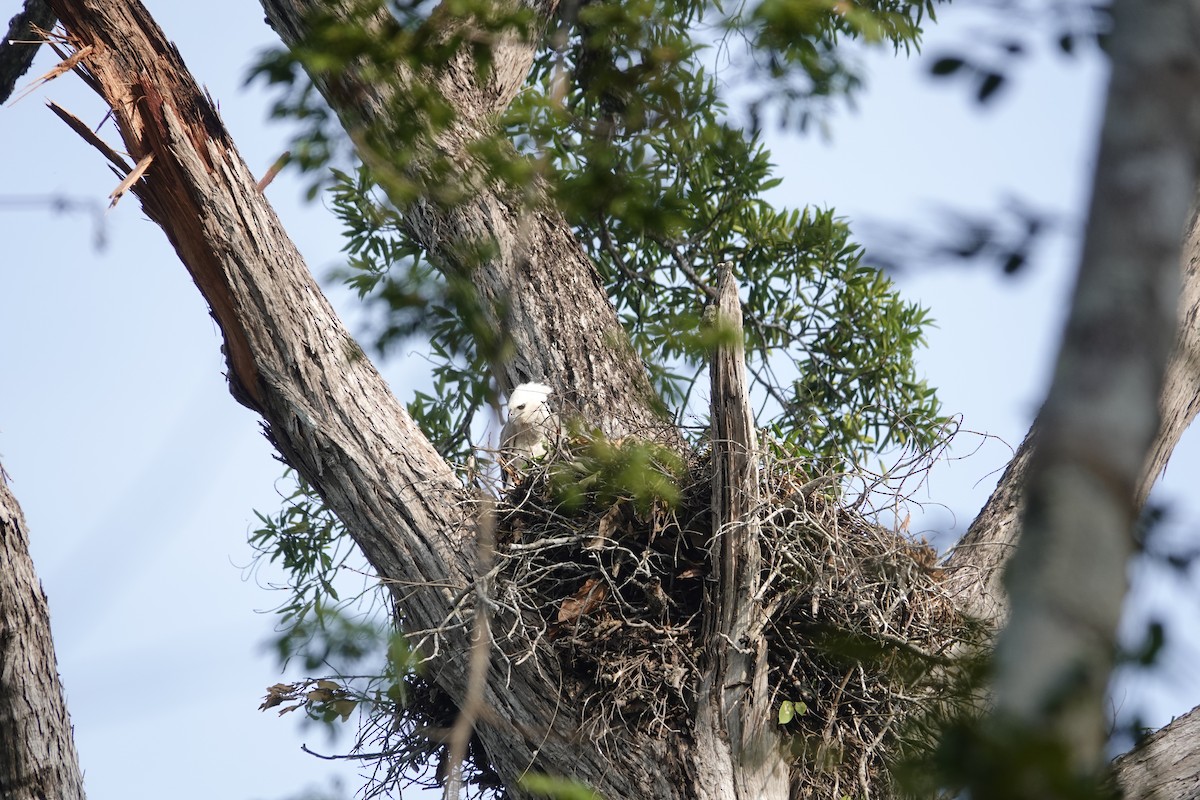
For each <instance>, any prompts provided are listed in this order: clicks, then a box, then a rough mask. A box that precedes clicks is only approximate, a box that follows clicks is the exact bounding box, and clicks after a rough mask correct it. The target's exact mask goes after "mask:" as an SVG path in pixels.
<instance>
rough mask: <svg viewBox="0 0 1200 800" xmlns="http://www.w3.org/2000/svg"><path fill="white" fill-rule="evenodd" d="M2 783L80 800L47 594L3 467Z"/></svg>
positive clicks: (32, 798) (33, 798)
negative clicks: (34, 567)
mask: <svg viewBox="0 0 1200 800" xmlns="http://www.w3.org/2000/svg"><path fill="white" fill-rule="evenodd" d="M0 565H3V566H2V567H0V787H2V788H3V794H4V797H5V798H6V800H41V798H46V797H55V798H63V800H83V796H84V794H83V775H82V774H81V773H80V771H79V756H77V755H76V754H75V739H74V736H73V735H72V731H71V720H70V717H69V716H68V715H67V706H66V703H65V702H64V701H63V692H62V684H61V683H60V682H59V679H58V661H57V659H56V658H55V656H54V641H53V639H52V638H51V636H50V614H49V612H48V611H47V609H46V594H45V592H43V591H42V586H41V584H40V583H38V579H37V575H36V574H35V573H34V570H33V561H32V560H31V559H30V558H29V532H28V531H27V530H26V528H25V517H24V515H22V514H21V507H20V506H19V505H17V499H16V498H15V497H13V495H12V492H10V491H9V490H8V484H7V483H6V482H5V478H4V468H3V467H0Z"/></svg>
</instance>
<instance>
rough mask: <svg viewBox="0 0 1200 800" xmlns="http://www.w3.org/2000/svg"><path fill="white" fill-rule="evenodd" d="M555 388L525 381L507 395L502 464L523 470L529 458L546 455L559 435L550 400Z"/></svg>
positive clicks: (501, 438)
mask: <svg viewBox="0 0 1200 800" xmlns="http://www.w3.org/2000/svg"><path fill="white" fill-rule="evenodd" d="M553 391H554V390H553V389H551V388H550V387H549V386H547V385H546V384H544V383H522V384H521V385H520V386H517V387H516V388H515V389H513V390H512V394H510V395H509V396H508V417H507V419H506V420H505V422H504V429H503V430H502V431H501V432H500V463H501V464H502V465H503V466H505V467H506V468H509V467H511V468H512V469H520V467H521V466H522V465H523V464H524V463H525V462H526V461H528V460H529V459H532V458H541V457H542V456H544V455H546V452H547V450H548V448H549V445H550V442H551V440H553V439H555V438H557V436H558V416H557V415H556V414H555V413H554V412H553V411H551V410H550V405H549V403H548V400H549V397H550V395H551V394H552V393H553Z"/></svg>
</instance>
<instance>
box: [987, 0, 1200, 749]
mask: <svg viewBox="0 0 1200 800" xmlns="http://www.w3.org/2000/svg"><path fill="white" fill-rule="evenodd" d="M1113 20H1114V29H1113V33H1112V36H1111V38H1110V53H1111V54H1112V65H1113V67H1112V69H1113V72H1112V80H1111V84H1110V88H1109V94H1108V105H1107V109H1106V112H1105V118H1104V125H1103V128H1102V131H1101V139H1100V152H1099V156H1098V160H1097V165H1096V180H1095V185H1094V187H1093V195H1092V204H1091V209H1090V213H1089V217H1088V229H1087V235H1086V238H1085V241H1084V249H1083V254H1082V262H1081V266H1080V272H1079V278H1078V283H1077V285H1076V289H1075V295H1074V298H1073V301H1072V307H1071V313H1070V317H1069V319H1068V321H1067V329H1066V333H1065V336H1064V340H1063V345H1062V349H1061V351H1060V354H1059V358H1058V364H1057V368H1056V371H1055V376H1054V379H1053V382H1052V384H1051V388H1050V392H1049V396H1048V397H1047V400H1046V404H1045V406H1044V407H1043V409H1042V412H1041V414H1040V417H1039V423H1038V430H1037V434H1036V436H1035V438H1034V445H1033V450H1032V455H1031V460H1030V463H1029V471H1028V484H1027V489H1026V507H1025V515H1024V525H1023V530H1022V533H1021V539H1020V542H1019V544H1018V547H1017V551H1016V554H1015V555H1014V556H1013V559H1012V563H1011V564H1010V567H1009V572H1008V575H1007V576H1006V587H1007V589H1008V596H1009V598H1010V603H1011V612H1010V617H1009V622H1008V625H1007V627H1006V628H1005V629H1004V631H1003V633H1002V634H1001V635H1000V637H999V640H998V642H997V647H996V656H995V669H994V690H995V709H994V717H995V718H996V719H997V720H1001V721H1003V722H1004V723H1005V724H1008V723H1012V722H1014V721H1015V722H1017V723H1018V724H1020V725H1021V726H1023V727H1028V728H1031V729H1034V730H1037V731H1038V732H1039V734H1041V735H1046V736H1049V737H1052V738H1054V739H1056V740H1058V741H1059V742H1060V743H1062V744H1063V745H1065V746H1066V747H1067V749H1068V751H1069V752H1070V755H1071V758H1072V762H1073V766H1074V768H1075V769H1077V770H1079V771H1081V772H1093V771H1095V770H1097V769H1098V768H1099V767H1100V765H1101V763H1102V761H1103V747H1104V740H1105V734H1106V730H1107V724H1106V708H1105V705H1106V703H1105V692H1106V689H1107V685H1108V678H1109V673H1110V672H1111V667H1112V660H1113V657H1114V653H1115V647H1116V627H1117V622H1118V619H1119V616H1120V612H1121V607H1122V601H1123V599H1124V595H1125V570H1126V565H1127V562H1128V558H1129V555H1130V553H1131V551H1132V547H1133V538H1132V534H1133V523H1134V520H1135V517H1136V515H1137V501H1138V491H1139V488H1140V484H1141V480H1142V471H1143V467H1144V464H1145V462H1146V458H1147V455H1148V453H1149V451H1150V448H1151V444H1152V442H1153V440H1154V437H1155V435H1156V433H1157V431H1158V428H1159V413H1158V397H1159V392H1160V390H1161V386H1162V380H1163V373H1164V370H1165V366H1166V362H1167V358H1168V356H1169V354H1170V348H1171V344H1172V338H1173V334H1174V332H1175V329H1176V323H1175V311H1176V305H1177V302H1178V298H1179V250H1180V231H1181V230H1182V229H1183V225H1184V221H1185V217H1186V214H1187V211H1188V205H1189V200H1190V198H1191V196H1192V192H1193V190H1194V187H1195V185H1196V179H1197V175H1198V172H1197V167H1198V165H1200V19H1198V14H1197V11H1196V7H1195V4H1194V3H1192V2H1190V0H1153V1H1147V0H1117V2H1116V3H1115V5H1114V6H1113Z"/></svg>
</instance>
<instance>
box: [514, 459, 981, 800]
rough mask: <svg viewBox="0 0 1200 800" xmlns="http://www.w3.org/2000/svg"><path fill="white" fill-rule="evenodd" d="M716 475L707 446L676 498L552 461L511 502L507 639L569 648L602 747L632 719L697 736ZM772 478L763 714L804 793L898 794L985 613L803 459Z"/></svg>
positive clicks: (573, 676)
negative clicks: (767, 713) (978, 614)
mask: <svg viewBox="0 0 1200 800" xmlns="http://www.w3.org/2000/svg"><path fill="white" fill-rule="evenodd" d="M651 468H653V467H651ZM709 473H710V470H709V464H708V461H707V457H706V456H700V457H697V458H695V459H694V460H693V462H692V463H691V464H689V465H687V467H686V468H685V469H684V470H683V471H682V474H683V476H684V477H683V479H682V487H681V492H680V494H679V496H678V497H677V498H675V499H674V502H673V503H668V502H667V501H666V500H664V499H663V498H655V497H650V498H647V497H645V496H642V497H639V498H637V499H633V498H632V497H627V496H621V495H620V494H619V493H618V494H613V493H611V492H590V493H589V492H586V491H584V492H580V491H579V485H578V473H577V472H572V471H571V470H570V469H569V468H568V469H564V468H563V467H562V464H561V463H558V464H555V463H551V464H548V465H544V466H541V467H538V468H537V469H535V470H534V471H533V472H532V473H530V474H527V475H525V476H524V478H523V479H522V480H521V481H520V483H518V485H516V486H515V487H513V488H512V489H511V490H509V491H508V492H507V493H506V495H505V503H504V504H502V505H501V507H500V509H499V514H498V523H499V527H498V541H497V556H498V559H499V565H500V571H499V575H498V577H497V580H496V582H495V584H494V587H493V592H494V596H495V600H496V603H497V605H498V606H499V607H500V608H501V609H507V611H508V612H509V613H508V614H505V615H504V616H507V617H508V618H509V619H508V620H507V623H508V624H509V625H510V626H511V627H510V628H509V634H510V635H508V636H507V637H502V638H501V637H500V635H499V634H498V638H499V640H498V641H497V645H498V646H499V647H500V649H501V651H502V652H504V654H505V656H506V657H507V658H510V659H513V660H521V658H522V656H526V657H528V655H530V654H531V652H532V650H533V649H534V648H542V647H548V648H550V649H551V650H552V651H553V652H554V653H556V654H557V656H558V658H559V660H560V663H561V667H562V682H563V687H562V691H563V694H564V699H565V700H566V701H567V702H568V703H570V704H571V705H573V706H574V708H575V709H576V710H577V712H578V714H579V719H580V724H581V726H582V729H583V730H582V732H583V734H584V735H585V736H587V738H588V739H590V740H592V741H594V742H597V743H598V744H599V745H600V746H601V747H605V746H608V747H610V748H613V749H614V750H615V745H616V744H617V743H618V742H619V741H620V739H622V738H623V737H624V736H625V735H628V734H627V732H628V731H629V730H630V729H636V730H638V731H641V732H642V733H644V734H649V735H652V736H659V737H668V738H673V737H681V738H683V739H686V738H687V737H688V736H689V730H690V727H691V724H692V719H693V716H692V715H693V711H692V710H693V709H694V705H695V703H694V698H693V693H694V691H695V688H696V686H697V683H698V680H697V679H698V676H699V674H700V669H701V660H702V657H703V656H702V652H703V650H704V643H703V642H702V641H701V630H702V618H703V614H704V586H705V581H706V580H708V578H709V575H710V569H709V565H708V555H707V554H708V545H709V542H710V539H711V537H712V535H713V534H712V530H711V529H712V525H711V517H710V511H709V506H710V484H709V479H710V474H709ZM762 474H763V476H764V477H763V489H764V493H763V496H764V497H765V498H766V499H765V501H764V503H763V504H762V507H761V508H760V509H758V515H759V518H760V519H761V522H762V526H761V527H762V542H761V544H762V552H763V556H764V565H765V567H764V576H763V580H764V583H765V586H766V591H765V594H764V597H763V612H764V614H765V615H766V616H767V618H768V620H769V621H768V624H767V626H766V631H767V638H768V650H769V658H770V684H771V689H772V692H773V695H774V700H775V702H774V704H773V707H774V708H775V709H777V710H778V711H779V712H780V713H779V716H778V718H773V719H769V720H763V724H767V725H775V726H777V728H778V730H779V732H780V735H781V738H782V740H783V742H784V744H785V746H786V747H787V748H788V751H789V754H790V756H789V763H790V764H791V776H792V787H793V790H792V794H793V796H795V797H821V798H824V797H830V798H840V797H842V796H844V795H852V796H855V797H872V796H873V797H887V796H892V795H894V794H895V792H896V789H895V786H894V785H893V782H892V780H891V778H890V777H889V776H890V772H889V770H888V765H889V763H890V761H891V760H893V759H894V758H896V757H897V756H898V754H900V753H902V752H903V751H904V750H905V748H906V747H907V746H908V745H909V744H911V743H912V742H914V741H916V740H917V739H919V738H920V734H919V733H917V732H916V727H915V726H913V725H911V724H909V723H912V722H914V721H916V720H919V719H922V718H924V717H926V716H927V715H928V713H929V712H930V710H931V709H933V708H938V707H944V703H945V701H946V696H947V694H946V693H947V691H948V686H947V682H946V680H945V676H946V675H947V674H948V670H947V669H946V668H945V665H946V664H947V663H948V658H947V654H948V652H949V651H950V649H951V648H952V647H954V646H955V645H956V644H957V643H958V642H959V641H961V639H962V637H964V636H967V635H969V634H968V632H969V626H968V624H967V623H966V621H965V620H964V619H963V618H962V617H961V616H960V614H959V613H958V612H957V611H956V609H955V606H954V603H953V602H952V600H951V598H950V597H949V596H948V594H947V592H946V590H945V589H944V588H943V586H942V583H941V573H940V571H939V570H938V568H937V566H936V561H937V555H936V553H935V551H934V550H933V548H931V547H930V546H929V545H927V544H925V543H923V542H915V541H913V540H912V539H911V538H909V537H908V536H906V535H904V534H902V533H898V532H896V531H893V530H888V529H886V528H884V527H881V526H879V525H877V524H873V523H872V522H870V521H869V520H868V519H866V518H865V517H864V516H862V515H861V514H859V513H857V512H854V511H851V510H850V509H847V508H845V507H843V506H841V505H840V504H839V503H838V502H836V501H835V500H834V499H833V498H832V497H831V495H830V494H829V493H828V492H827V490H828V487H829V482H825V481H811V480H809V479H808V478H807V476H805V475H804V474H803V472H802V471H801V470H800V469H799V468H797V467H795V466H794V465H791V464H787V463H772V464H764V465H763V473H762ZM676 480H678V476H676ZM564 481H566V483H564ZM822 487H824V489H822ZM564 490H567V491H564ZM564 498H566V500H565V499H564ZM567 500H569V502H567ZM516 643H522V644H521V645H520V647H523V648H525V649H526V651H527V652H526V653H521V652H513V647H514V644H516ZM518 649H519V648H518ZM616 755H617V753H616V752H614V756H616Z"/></svg>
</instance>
